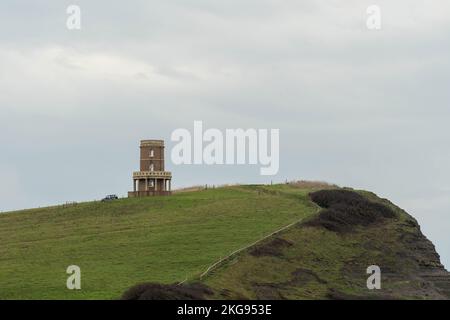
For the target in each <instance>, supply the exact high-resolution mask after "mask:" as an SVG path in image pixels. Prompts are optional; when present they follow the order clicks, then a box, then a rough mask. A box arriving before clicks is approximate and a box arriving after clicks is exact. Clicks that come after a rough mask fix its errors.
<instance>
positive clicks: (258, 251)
mask: <svg viewBox="0 0 450 320" xmlns="http://www.w3.org/2000/svg"><path fill="white" fill-rule="evenodd" d="M290 246H292V242H290V241H287V240H285V239H282V238H274V239H273V240H271V241H269V242H267V243H264V244H263V245H259V246H255V247H253V248H252V249H250V254H251V255H252V256H255V257H261V256H274V257H280V256H282V255H283V251H282V249H283V248H286V247H290Z"/></svg>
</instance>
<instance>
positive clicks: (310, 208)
mask: <svg viewBox="0 0 450 320" xmlns="http://www.w3.org/2000/svg"><path fill="white" fill-rule="evenodd" d="M309 191H310V190H306V189H298V188H293V187H289V186H285V185H275V186H265V187H262V186H236V187H227V188H218V189H213V190H205V191H197V192H188V193H179V194H175V195H173V196H171V197H149V198H135V199H123V200H118V201H114V202H108V203H101V202H91V203H81V204H78V205H76V206H72V207H66V208H63V207H51V208H42V209H33V210H25V211H21V212H14V213H6V214H0V243H1V245H0V299H115V298H118V297H119V296H120V295H121V294H122V293H123V291H124V290H126V289H127V288H129V287H130V286H133V285H135V284H137V283H141V282H147V281H155V282H162V283H173V282H179V281H183V280H184V279H186V278H188V279H192V278H195V276H197V275H198V274H199V273H201V272H202V271H204V270H205V269H206V268H207V267H208V266H209V265H210V264H211V263H213V262H214V261H216V260H217V259H219V258H220V257H223V256H225V255H227V254H229V253H230V252H232V251H234V250H236V249H238V248H240V247H242V246H244V245H246V244H249V243H251V242H253V241H255V240H257V239H259V238H261V237H262V236H264V235H266V234H269V233H271V232H272V231H274V230H276V229H277V228H280V227H282V226H284V225H287V224H289V223H291V222H293V221H296V220H298V219H301V218H302V217H307V216H309V215H311V214H313V213H314V212H316V209H317V208H316V206H315V205H313V204H312V203H311V202H310V201H309V200H308V197H307V194H308V192H309ZM69 265H78V266H79V267H80V268H81V279H82V281H81V282H82V284H81V285H82V290H73V291H72V290H68V289H67V288H66V279H67V277H68V275H67V274H66V268H67V267H68V266H69Z"/></svg>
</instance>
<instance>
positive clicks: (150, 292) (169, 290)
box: [121, 283, 212, 300]
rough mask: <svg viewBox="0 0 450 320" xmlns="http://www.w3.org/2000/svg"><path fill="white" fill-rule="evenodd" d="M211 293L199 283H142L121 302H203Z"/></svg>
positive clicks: (128, 291) (133, 288) (126, 294)
mask: <svg viewBox="0 0 450 320" xmlns="http://www.w3.org/2000/svg"><path fill="white" fill-rule="evenodd" d="M209 294H212V291H211V290H210V289H209V288H208V287H207V286H205V285H203V284H201V283H191V284H160V283H143V284H138V285H136V286H134V287H131V288H130V289H128V290H127V291H126V292H125V293H124V294H123V295H122V298H121V299H122V300H204V299H205V296H206V295H209Z"/></svg>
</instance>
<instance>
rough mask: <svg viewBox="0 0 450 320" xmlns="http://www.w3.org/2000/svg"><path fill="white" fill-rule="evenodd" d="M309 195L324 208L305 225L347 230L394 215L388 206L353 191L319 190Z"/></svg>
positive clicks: (340, 230)
mask: <svg viewBox="0 0 450 320" xmlns="http://www.w3.org/2000/svg"><path fill="white" fill-rule="evenodd" d="M310 197H311V200H312V201H314V202H315V203H317V204H318V205H319V206H321V207H322V208H324V209H323V210H322V211H321V212H320V213H319V214H318V215H317V216H316V217H314V218H313V219H312V220H310V221H308V222H307V225H309V226H322V227H324V228H326V229H327V230H330V231H335V232H339V233H342V232H349V231H352V230H353V229H354V227H355V226H368V225H371V224H374V223H376V222H381V221H383V220H384V219H391V218H395V217H396V214H395V212H394V211H393V210H392V209H391V208H389V207H388V206H386V205H384V204H381V203H378V202H373V201H370V200H368V199H367V198H365V197H364V196H362V195H360V194H359V193H357V192H354V191H349V190H341V189H334V190H321V191H317V192H313V193H311V194H310Z"/></svg>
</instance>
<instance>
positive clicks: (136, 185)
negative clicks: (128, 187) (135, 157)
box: [128, 140, 172, 197]
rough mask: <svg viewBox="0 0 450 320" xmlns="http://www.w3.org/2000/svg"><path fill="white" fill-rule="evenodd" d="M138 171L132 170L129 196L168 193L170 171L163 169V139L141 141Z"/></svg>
mask: <svg viewBox="0 0 450 320" xmlns="http://www.w3.org/2000/svg"><path fill="white" fill-rule="evenodd" d="M140 149H141V159H140V171H137V172H133V191H132V192H129V193H128V196H129V197H145V196H154V195H170V193H171V181H172V173H170V172H168V171H164V141H163V140H142V141H141V146H140Z"/></svg>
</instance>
